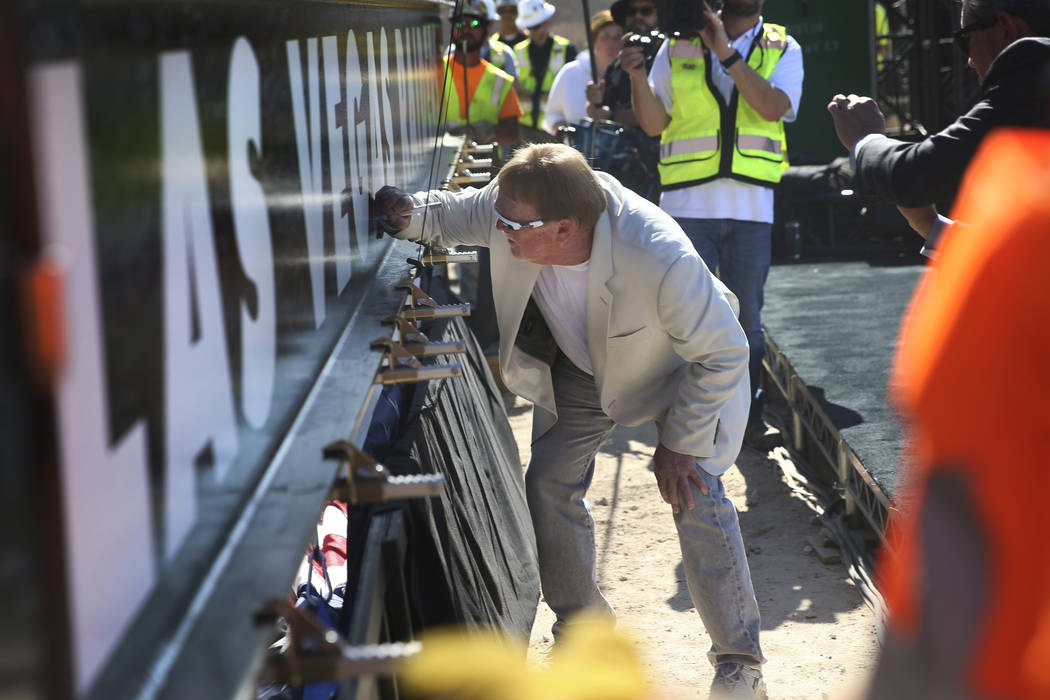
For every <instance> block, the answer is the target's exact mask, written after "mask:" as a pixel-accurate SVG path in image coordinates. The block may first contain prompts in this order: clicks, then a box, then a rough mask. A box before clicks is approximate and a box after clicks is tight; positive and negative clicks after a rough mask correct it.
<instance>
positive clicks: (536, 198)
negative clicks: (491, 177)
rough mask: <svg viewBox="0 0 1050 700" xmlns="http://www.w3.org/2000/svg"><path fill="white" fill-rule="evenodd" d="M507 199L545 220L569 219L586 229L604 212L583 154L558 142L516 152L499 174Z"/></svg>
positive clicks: (599, 189) (600, 193)
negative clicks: (530, 208)
mask: <svg viewBox="0 0 1050 700" xmlns="http://www.w3.org/2000/svg"><path fill="white" fill-rule="evenodd" d="M499 186H500V189H501V190H503V192H505V193H506V195H507V196H508V197H510V198H511V199H513V200H516V201H519V202H524V203H526V204H528V205H530V206H532V207H535V208H536V211H537V213H539V215H540V217H541V218H543V219H545V220H551V221H553V220H557V219H572V220H573V221H575V222H576V223H577V224H579V226H580V227H582V228H585V229H589V228H593V227H594V225H595V224H596V223H598V217H600V216H601V215H602V212H603V211H605V207H606V202H605V190H603V189H602V185H601V183H600V182H599V181H598V177H597V176H596V175H595V174H594V171H593V170H591V166H589V165H587V161H586V160H585V159H584V157H583V154H582V153H580V152H579V151H577V150H576V149H575V148H571V147H569V146H565V145H563V144H560V143H534V144H531V145H529V146H525V147H524V148H520V149H518V151H517V153H515V154H514V157H513V158H511V159H510V160H509V161H508V162H507V164H506V165H504V166H503V169H502V170H500V172H499Z"/></svg>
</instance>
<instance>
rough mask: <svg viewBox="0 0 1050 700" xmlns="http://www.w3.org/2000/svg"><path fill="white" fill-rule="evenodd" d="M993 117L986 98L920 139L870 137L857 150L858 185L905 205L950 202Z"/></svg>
mask: <svg viewBox="0 0 1050 700" xmlns="http://www.w3.org/2000/svg"><path fill="white" fill-rule="evenodd" d="M995 121H997V120H996V119H995V112H994V110H993V108H992V105H991V103H990V102H989V101H988V100H982V101H981V102H979V103H977V105H975V106H974V108H973V109H971V110H970V111H969V112H967V113H966V114H964V115H963V116H961V117H959V118H958V119H957V120H956V121H955V122H954V123H953V124H951V125H950V126H948V128H946V129H944V130H943V131H941V132H938V133H936V134H934V135H933V136H930V137H929V138H927V139H924V140H923V141H920V142H918V143H905V142H903V141H898V140H896V139H890V138H884V139H872V140H871V141H869V142H868V143H866V144H864V147H863V148H861V149H860V151H859V152H858V153H857V172H856V177H855V184H856V189H857V191H858V192H860V193H861V194H864V195H869V196H877V197H883V198H885V199H888V200H890V201H891V202H893V203H894V204H898V205H901V206H905V207H917V206H921V205H924V204H934V203H936V202H944V201H946V200H950V199H952V198H953V197H954V196H955V191H956V190H957V189H958V187H959V182H960V180H961V179H962V176H963V173H964V172H965V170H966V166H967V165H969V163H970V159H971V158H973V155H974V153H975V152H976V151H977V147H978V146H979V145H980V143H981V140H982V139H983V138H984V137H985V135H986V134H987V133H988V132H989V131H990V130H991V129H992V127H993V126H994V125H995V124H994V122H995Z"/></svg>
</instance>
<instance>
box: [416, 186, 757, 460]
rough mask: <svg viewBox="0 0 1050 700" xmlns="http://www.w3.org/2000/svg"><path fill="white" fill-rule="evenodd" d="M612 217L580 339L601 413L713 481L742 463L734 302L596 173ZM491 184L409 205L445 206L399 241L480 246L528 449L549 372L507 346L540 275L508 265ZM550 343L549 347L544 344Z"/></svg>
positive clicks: (691, 252) (597, 237) (742, 404)
mask: <svg viewBox="0 0 1050 700" xmlns="http://www.w3.org/2000/svg"><path fill="white" fill-rule="evenodd" d="M598 177H599V179H600V181H601V184H602V187H603V189H604V190H605V192H606V196H607V199H608V207H607V209H606V211H605V212H604V213H603V214H602V216H601V218H600V219H599V220H598V224H597V225H596V226H595V230H594V243H593V245H592V248H591V258H590V266H589V272H588V283H587V340H588V345H589V351H590V356H591V364H592V367H593V368H594V379H595V383H596V385H597V387H598V390H599V395H600V397H601V405H602V409H603V410H604V411H605V412H606V414H608V415H609V417H610V418H612V419H613V420H614V421H616V422H617V423H620V424H623V425H628V426H631V425H638V424H640V423H643V422H645V421H648V420H655V421H656V422H657V426H658V429H659V432H660V442H661V443H662V444H663V445H664V446H666V447H668V448H670V449H672V450H674V451H676V452H681V453H683V454H690V455H694V456H696V457H698V458H699V461H700V464H701V466H703V467H704V469H705V470H706V471H708V472H710V473H711V474H715V475H717V474H721V473H722V472H724V471H725V470H726V469H728V468H729V466H730V465H732V463H733V461H734V460H735V459H736V457H737V454H738V453H739V452H740V444H741V441H742V440H743V434H744V426H745V424H746V422H747V412H748V407H749V405H750V400H749V396H750V387H749V380H748V373H747V363H748V347H747V338H746V337H745V335H744V331H743V329H742V328H741V327H740V323H739V322H738V321H737V318H736V313H737V303H736V298H735V297H734V296H733V295H732V293H731V292H730V291H729V290H728V289H726V287H725V286H724V285H723V284H722V283H721V282H720V281H719V280H718V279H716V278H715V277H714V275H712V274H711V273H710V272H709V271H708V269H707V267H706V266H705V265H704V263H703V261H702V260H701V259H700V256H699V255H697V253H696V250H695V249H694V248H693V246H692V244H691V243H690V242H689V239H688V238H686V236H685V234H684V233H683V232H682V229H681V228H680V227H679V226H678V224H677V223H675V221H674V219H672V218H671V217H670V216H668V215H667V214H665V213H664V212H663V211H662V210H660V209H659V208H658V207H657V206H655V205H653V204H652V203H650V202H648V201H646V200H645V199H643V198H642V197H639V196H638V195H636V194H635V193H634V192H631V191H630V190H628V189H626V188H624V187H623V186H621V185H620V183H619V182H617V181H616V180H615V179H614V178H612V177H610V176H608V175H605V174H604V173H598ZM497 193H498V183H497V181H495V180H494V181H493V182H492V183H490V184H489V185H487V186H486V187H485V188H483V189H471V190H466V191H463V192H458V193H450V192H440V191H432V192H430V193H429V194H428V193H426V192H420V193H417V194H416V195H415V197H416V199H417V200H418V201H420V202H422V201H424V200H425V199H427V197H428V196H429V198H430V200H431V201H433V200H435V199H438V200H440V201H441V202H442V203H443V206H442V207H440V208H434V209H431V210H430V211H429V213H428V214H427V216H426V231H425V233H424V232H423V223H422V220H423V217H422V216H420V215H417V216H414V217H413V220H412V224H411V225H410V226H409V228H408V229H406V230H405V231H403V232H402V234H401V236H402V237H403V238H409V239H412V240H420V239H421V240H423V241H425V242H428V243H436V244H440V245H444V246H448V247H451V246H453V245H480V246H488V247H489V248H490V250H491V260H492V289H493V298H494V301H495V307H496V317H497V322H498V324H499V331H500V348H499V361H500V370H501V371H502V373H503V380H504V382H505V383H506V385H507V387H508V388H509V389H510V390H511V391H513V392H514V393H515V394H517V395H518V396H521V397H522V398H525V399H528V400H529V401H532V402H533V403H534V404H535V405H536V411H535V413H534V415H533V439H535V438H536V437H538V436H539V435H542V434H543V433H544V432H545V431H546V430H548V429H549V428H550V427H551V426H552V425H553V424H554V423H555V421H556V420H557V410H556V408H555V405H554V388H553V385H552V383H551V373H550V367H549V365H547V364H546V363H545V362H544V361H543V360H540V359H538V358H537V357H534V356H533V355H530V354H528V353H526V352H523V351H522V350H521V349H520V348H519V347H518V346H517V345H516V343H515V339H516V338H517V337H518V333H519V326H520V324H521V320H522V314H523V313H524V311H525V307H526V304H527V303H528V301H529V297H530V296H531V294H532V288H533V286H534V285H535V283H536V279H537V277H538V276H539V273H540V269H541V266H540V265H537V264H535V263H531V262H528V261H525V260H518V259H516V258H514V256H512V255H511V252H510V246H509V245H508V243H507V240H506V237H505V236H504V235H503V234H502V233H501V232H500V231H498V230H497V229H496V217H495V215H494V213H493V208H492V205H493V203H494V202H495V201H496V195H497ZM552 342H553V341H552Z"/></svg>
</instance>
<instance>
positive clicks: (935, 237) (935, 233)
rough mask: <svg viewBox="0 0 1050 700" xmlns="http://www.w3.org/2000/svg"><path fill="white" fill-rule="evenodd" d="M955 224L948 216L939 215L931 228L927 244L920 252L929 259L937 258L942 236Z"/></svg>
mask: <svg viewBox="0 0 1050 700" xmlns="http://www.w3.org/2000/svg"><path fill="white" fill-rule="evenodd" d="M954 223H955V222H954V221H952V220H951V219H949V218H948V217H947V216H943V215H941V214H938V215H937V220H936V221H934V222H933V226H930V232H929V233H927V234H926V243H925V244H924V245H923V246H922V250H920V251H919V252H920V253H922V254H923V255H925V256H926V257H927V258H931V259H932V258H936V257H937V243H938V241H939V240H940V238H941V235H942V234H943V233H944V232H945V231H947V230H948V227H949V226H951V225H952V224H954Z"/></svg>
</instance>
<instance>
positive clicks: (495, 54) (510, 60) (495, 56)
mask: <svg viewBox="0 0 1050 700" xmlns="http://www.w3.org/2000/svg"><path fill="white" fill-rule="evenodd" d="M481 1H482V4H483V5H484V6H485V14H486V18H487V19H488V21H489V26H492V25H491V23H492V22H496V21H498V20H499V14H498V13H497V12H496V3H495V0H481ZM515 12H516V10H515ZM486 31H488V30H486ZM518 41H520V39H519V40H518ZM515 43H516V42H515ZM481 57H482V58H483V59H485V60H486V61H488V62H489V63H491V64H492V65H494V66H496V67H497V68H499V69H501V70H503V71H506V73H507V74H508V75H510V77H512V78H517V77H518V62H517V60H516V59H515V58H514V47H513V45H512V44H508V43H507V42H505V41H502V40H501V39H500V38H499V34H498V33H497V34H493V35H492V36H490V37H489V39H488V41H487V42H485V45H484V46H482V47H481Z"/></svg>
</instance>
